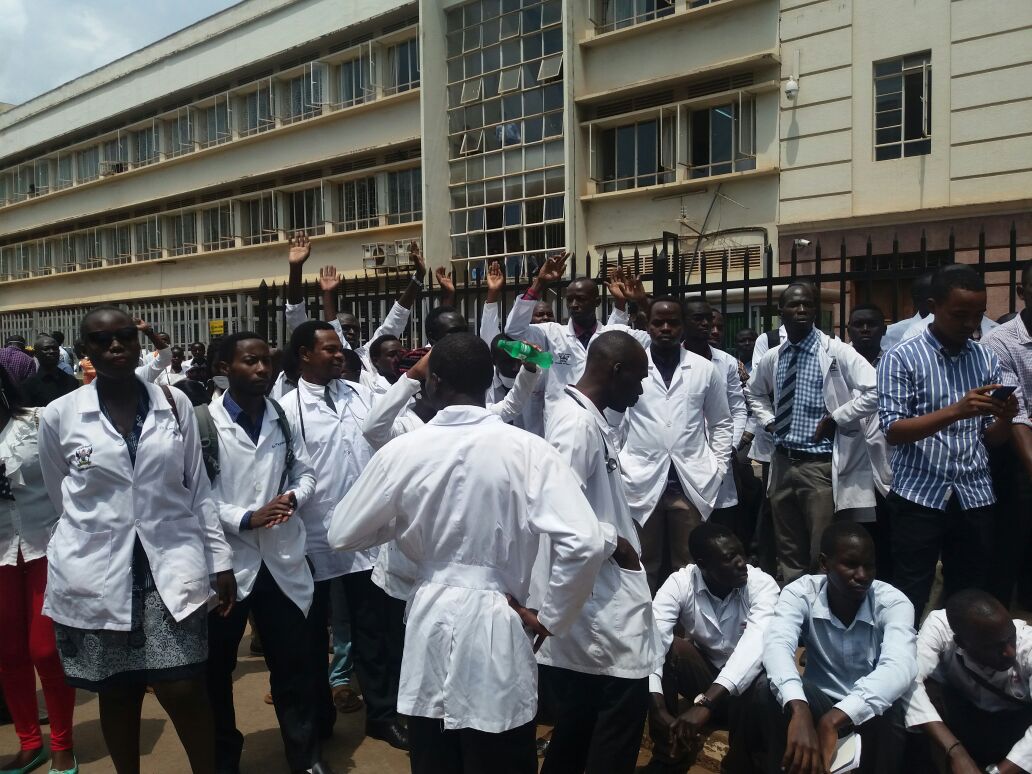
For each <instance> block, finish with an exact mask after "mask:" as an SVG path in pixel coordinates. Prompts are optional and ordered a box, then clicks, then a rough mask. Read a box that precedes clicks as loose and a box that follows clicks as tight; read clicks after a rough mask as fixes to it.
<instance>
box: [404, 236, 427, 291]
mask: <svg viewBox="0 0 1032 774" xmlns="http://www.w3.org/2000/svg"><path fill="white" fill-rule="evenodd" d="M408 254H409V262H410V263H411V264H412V265H413V266H415V267H416V270H415V272H414V273H415V275H416V277H417V278H418V279H419V281H420V282H422V281H423V278H424V277H425V276H426V260H425V259H424V258H423V251H422V250H421V249H420V248H419V245H417V244H416V243H415V242H409V246H408Z"/></svg>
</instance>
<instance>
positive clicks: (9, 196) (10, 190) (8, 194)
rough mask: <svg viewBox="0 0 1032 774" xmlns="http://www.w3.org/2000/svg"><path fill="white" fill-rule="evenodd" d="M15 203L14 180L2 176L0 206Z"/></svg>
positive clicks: (0, 181)
mask: <svg viewBox="0 0 1032 774" xmlns="http://www.w3.org/2000/svg"><path fill="white" fill-rule="evenodd" d="M14 201H15V198H14V179H13V178H12V177H11V176H10V175H2V174H0V206H3V205H7V204H11V203H12V202H14Z"/></svg>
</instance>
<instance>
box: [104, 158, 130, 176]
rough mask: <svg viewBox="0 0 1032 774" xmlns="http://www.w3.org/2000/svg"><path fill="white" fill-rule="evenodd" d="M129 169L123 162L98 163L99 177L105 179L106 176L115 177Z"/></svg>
mask: <svg viewBox="0 0 1032 774" xmlns="http://www.w3.org/2000/svg"><path fill="white" fill-rule="evenodd" d="M127 169H129V164H128V163H127V162H125V161H102V162H100V176H101V177H106V176H108V175H117V174H119V173H120V172H125V171H126V170H127Z"/></svg>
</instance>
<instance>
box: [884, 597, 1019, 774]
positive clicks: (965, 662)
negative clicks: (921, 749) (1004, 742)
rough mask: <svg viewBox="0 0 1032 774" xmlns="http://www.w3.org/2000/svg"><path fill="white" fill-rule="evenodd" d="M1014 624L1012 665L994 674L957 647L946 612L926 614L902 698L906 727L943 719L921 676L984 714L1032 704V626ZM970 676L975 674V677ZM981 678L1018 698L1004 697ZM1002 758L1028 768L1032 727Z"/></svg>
mask: <svg viewBox="0 0 1032 774" xmlns="http://www.w3.org/2000/svg"><path fill="white" fill-rule="evenodd" d="M1014 628H1015V629H1016V630H1017V646H1016V648H1015V663H1014V666H1013V667H1011V668H1010V669H1008V670H1007V671H1006V672H996V671H994V670H992V669H989V668H988V667H984V666H982V665H981V664H978V663H976V662H975V661H974V660H972V659H971V657H970V656H968V655H967V653H965V652H964V649H963V648H961V647H960V646H959V645H957V641H956V640H955V639H954V638H953V629H952V628H951V627H950V624H949V621H948V620H947V619H946V611H945V610H933V611H932V612H931V613H929V614H928V617H927V618H926V619H925V622H924V623H923V624H922V625H921V630H920V631H919V632H918V633H917V679H916V680H915V681H914V687H913V688H912V689H911V691H910V693H909V694H908V695H907V696H906V697H905V704H906V724H907V728H915V727H916V726H922V725H924V724H925V723H936V722H941V721H942V718H941V717H940V716H939V713H938V711H937V710H936V709H935V706H934V705H933V704H932V702H931V699H929V698H928V690H927V689H926V688H925V681H926V680H935V681H936V682H939V683H945V684H947V685H949V687H950V688H951V689H953V690H954V691H956V692H958V693H959V694H960V695H961V696H963V697H964V698H965V699H967V700H968V701H969V702H971V703H972V704H973V705H975V706H976V707H978V709H980V710H983V711H984V712H1013V711H1014V710H1015V709H1016V708H1018V702H1023V703H1024V704H1026V705H1027V706H1028V707H1029V708H1032V627H1030V626H1029V625H1028V624H1027V623H1025V622H1024V621H1022V620H1017V619H1016V620H1015V621H1014ZM972 675H977V676H978V679H976V678H975V677H973V676H972ZM980 681H981V682H982V683H988V684H989V685H991V686H993V687H994V688H995V689H996V691H998V692H999V693H1003V694H1006V695H1007V696H1011V697H1013V698H1014V699H1015V700H1017V701H1015V702H1010V701H1007V700H1006V699H1004V698H1002V697H1001V696H999V695H998V694H997V693H995V692H993V691H991V690H989V689H988V688H986V687H985V685H984V684H980ZM1007 760H1009V761H1010V762H1011V763H1013V764H1015V765H1017V766H1018V767H1019V768H1021V769H1022V770H1024V771H1032V728H1029V730H1028V731H1026V732H1025V735H1024V736H1022V737H1021V738H1020V739H1016V740H1015V743H1014V746H1013V747H1012V748H1011V751H1010V752H1009V753H1008V754H1007Z"/></svg>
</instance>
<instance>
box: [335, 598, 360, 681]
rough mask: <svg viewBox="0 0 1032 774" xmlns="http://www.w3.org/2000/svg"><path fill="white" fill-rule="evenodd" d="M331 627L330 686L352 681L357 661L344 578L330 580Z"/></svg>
mask: <svg viewBox="0 0 1032 774" xmlns="http://www.w3.org/2000/svg"><path fill="white" fill-rule="evenodd" d="M330 628H331V629H332V630H333V660H332V661H331V662H330V688H336V687H338V686H341V685H349V684H350V683H351V672H352V671H353V670H354V668H355V663H354V661H352V659H351V621H350V619H349V618H348V598H347V596H345V594H344V579H343V578H333V579H332V580H331V581H330Z"/></svg>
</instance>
